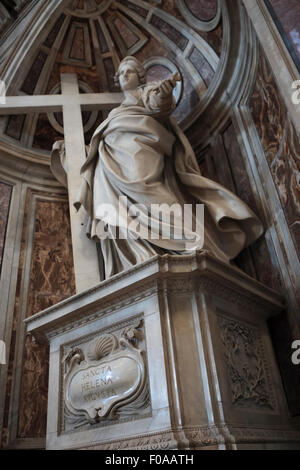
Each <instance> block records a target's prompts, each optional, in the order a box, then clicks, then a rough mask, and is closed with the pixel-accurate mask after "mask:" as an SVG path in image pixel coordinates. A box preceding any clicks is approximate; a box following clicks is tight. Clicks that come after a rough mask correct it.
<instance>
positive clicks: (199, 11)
mask: <svg viewBox="0 0 300 470" xmlns="http://www.w3.org/2000/svg"><path fill="white" fill-rule="evenodd" d="M184 3H185V4H186V6H187V7H188V9H189V10H190V12H191V13H192V14H193V15H194V16H195V17H196V18H198V19H199V20H201V21H210V20H212V19H213V18H214V17H215V16H216V14H217V9H218V1H217V0H184Z"/></svg>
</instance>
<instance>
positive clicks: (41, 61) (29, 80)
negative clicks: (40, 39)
mask: <svg viewBox="0 0 300 470" xmlns="http://www.w3.org/2000/svg"><path fill="white" fill-rule="evenodd" d="M47 57H48V55H47V54H46V53H45V52H43V51H39V53H38V54H37V56H36V58H35V59H34V61H33V64H32V66H31V68H30V70H29V72H28V74H27V76H26V78H25V80H24V82H23V85H22V87H21V90H22V91H24V92H25V93H27V94H28V95H32V94H33V92H34V90H35V87H36V84H37V81H38V79H39V77H40V74H41V72H42V70H43V67H44V65H45V63H46V60H47Z"/></svg>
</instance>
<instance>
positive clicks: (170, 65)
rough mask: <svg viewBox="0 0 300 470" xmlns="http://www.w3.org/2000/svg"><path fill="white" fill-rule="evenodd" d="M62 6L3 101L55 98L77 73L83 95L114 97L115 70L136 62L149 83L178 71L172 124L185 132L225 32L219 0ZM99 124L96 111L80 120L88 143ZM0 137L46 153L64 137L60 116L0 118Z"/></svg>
mask: <svg viewBox="0 0 300 470" xmlns="http://www.w3.org/2000/svg"><path fill="white" fill-rule="evenodd" d="M63 6H64V8H62V9H61V10H60V11H59V12H58V13H57V12H56V13H55V14H53V16H50V17H49V18H48V20H47V21H46V22H45V24H44V25H43V28H41V31H40V34H39V36H38V39H36V40H35V41H34V42H33V43H32V44H31V45H30V48H29V49H28V51H27V53H26V54H24V55H23V58H22V61H21V63H19V67H18V70H16V71H15V74H14V76H13V78H12V79H11V81H10V83H9V89H8V94H10V95H15V94H21V95H22V94H26V95H33V94H50V93H60V74H61V73H64V72H75V73H77V75H78V79H79V81H80V82H79V83H80V91H81V92H82V93H84V92H104V91H111V92H113V91H119V90H118V88H117V86H116V85H115V84H114V80H113V77H114V74H115V72H116V70H117V68H118V64H119V62H120V60H121V59H122V58H123V57H125V56H127V55H134V56H135V57H136V58H137V59H139V60H140V61H142V62H143V63H144V64H145V67H146V69H147V77H148V80H155V79H159V78H163V77H165V76H166V75H168V74H170V73H172V72H173V71H174V70H176V69H179V70H180V72H181V74H182V76H183V78H184V90H183V93H182V97H181V100H180V102H179V105H178V107H177V110H176V112H175V118H176V119H177V121H178V122H179V123H180V124H181V125H182V126H184V127H186V126H187V125H188V122H189V116H191V115H192V113H194V111H195V109H196V108H197V107H199V105H200V103H201V100H202V99H203V96H204V95H205V93H206V92H207V90H208V88H209V87H211V86H212V85H213V82H214V79H215V75H216V71H217V68H218V64H219V58H220V55H221V49H222V32H223V29H222V18H221V7H220V2H219V1H218V0H177V1H175V0H162V1H160V0H149V1H142V0H135V1H133V0H119V1H112V0H72V1H71V2H65V3H64V5H63ZM25 13H26V12H25ZM28 14H30V11H29V12H28ZM13 33H14V31H12V33H11V34H13ZM15 34H17V31H16V33H15ZM177 94H178V97H179V95H180V90H177ZM103 117H104V116H103V114H102V113H101V112H99V113H97V112H93V113H89V112H84V113H83V120H84V125H85V136H86V140H87V141H89V139H90V137H91V135H92V133H93V131H94V129H95V128H96V126H97V125H98V124H99V123H100V122H101V120H102V119H103ZM0 132H2V137H1V139H4V140H7V141H10V142H13V143H15V144H17V145H20V146H22V147H26V148H29V149H33V150H34V149H36V150H37V151H41V152H46V151H47V152H48V151H49V150H50V149H51V147H52V144H53V142H54V141H55V140H57V139H62V138H63V123H62V116H61V115H60V114H56V115H46V114H40V115H29V114H28V115H19V116H10V117H5V118H2V119H1V123H0Z"/></svg>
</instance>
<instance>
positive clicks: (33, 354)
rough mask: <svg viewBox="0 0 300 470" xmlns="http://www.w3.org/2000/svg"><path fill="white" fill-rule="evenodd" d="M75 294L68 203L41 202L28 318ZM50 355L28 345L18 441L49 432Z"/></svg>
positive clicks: (45, 349) (24, 365)
mask: <svg viewBox="0 0 300 470" xmlns="http://www.w3.org/2000/svg"><path fill="white" fill-rule="evenodd" d="M74 293H75V279H74V271H73V257H72V243H71V230H70V222H69V207H68V202H67V201H45V200H38V201H37V207H36V218H35V230H34V239H33V252H32V263H31V274H30V284H29V295H28V301H27V310H26V316H27V317H28V316H31V315H34V314H35V313H37V312H39V311H41V310H44V309H45V308H47V307H50V306H51V305H54V304H56V303H57V302H60V301H61V300H63V299H65V298H67V297H70V296H71V295H73V294H74ZM48 353H49V351H48V350H47V348H46V347H45V346H44V345H38V344H35V343H33V342H32V338H31V337H27V338H26V341H25V349H24V357H23V372H22V386H21V396H20V410H19V425H18V437H42V436H44V435H45V431H46V418H47V389H48Z"/></svg>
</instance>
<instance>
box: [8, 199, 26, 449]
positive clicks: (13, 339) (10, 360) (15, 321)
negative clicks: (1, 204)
mask: <svg viewBox="0 0 300 470" xmlns="http://www.w3.org/2000/svg"><path fill="white" fill-rule="evenodd" d="M29 205H30V191H27V193H26V201H25V208H24V220H23V229H22V236H21V246H20V258H19V267H18V279H17V288H16V296H15V305H14V312H13V321H12V333H11V341H10V344H9V345H7V357H8V359H7V364H8V370H7V380H6V391H5V404H4V412H3V427H2V436H1V448H5V447H7V445H8V439H9V426H8V423H9V410H10V405H11V395H12V379H13V366H14V358H15V353H16V337H17V325H18V317H19V306H20V293H21V284H22V270H23V264H24V253H25V243H26V233H27V225H28V216H29Z"/></svg>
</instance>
